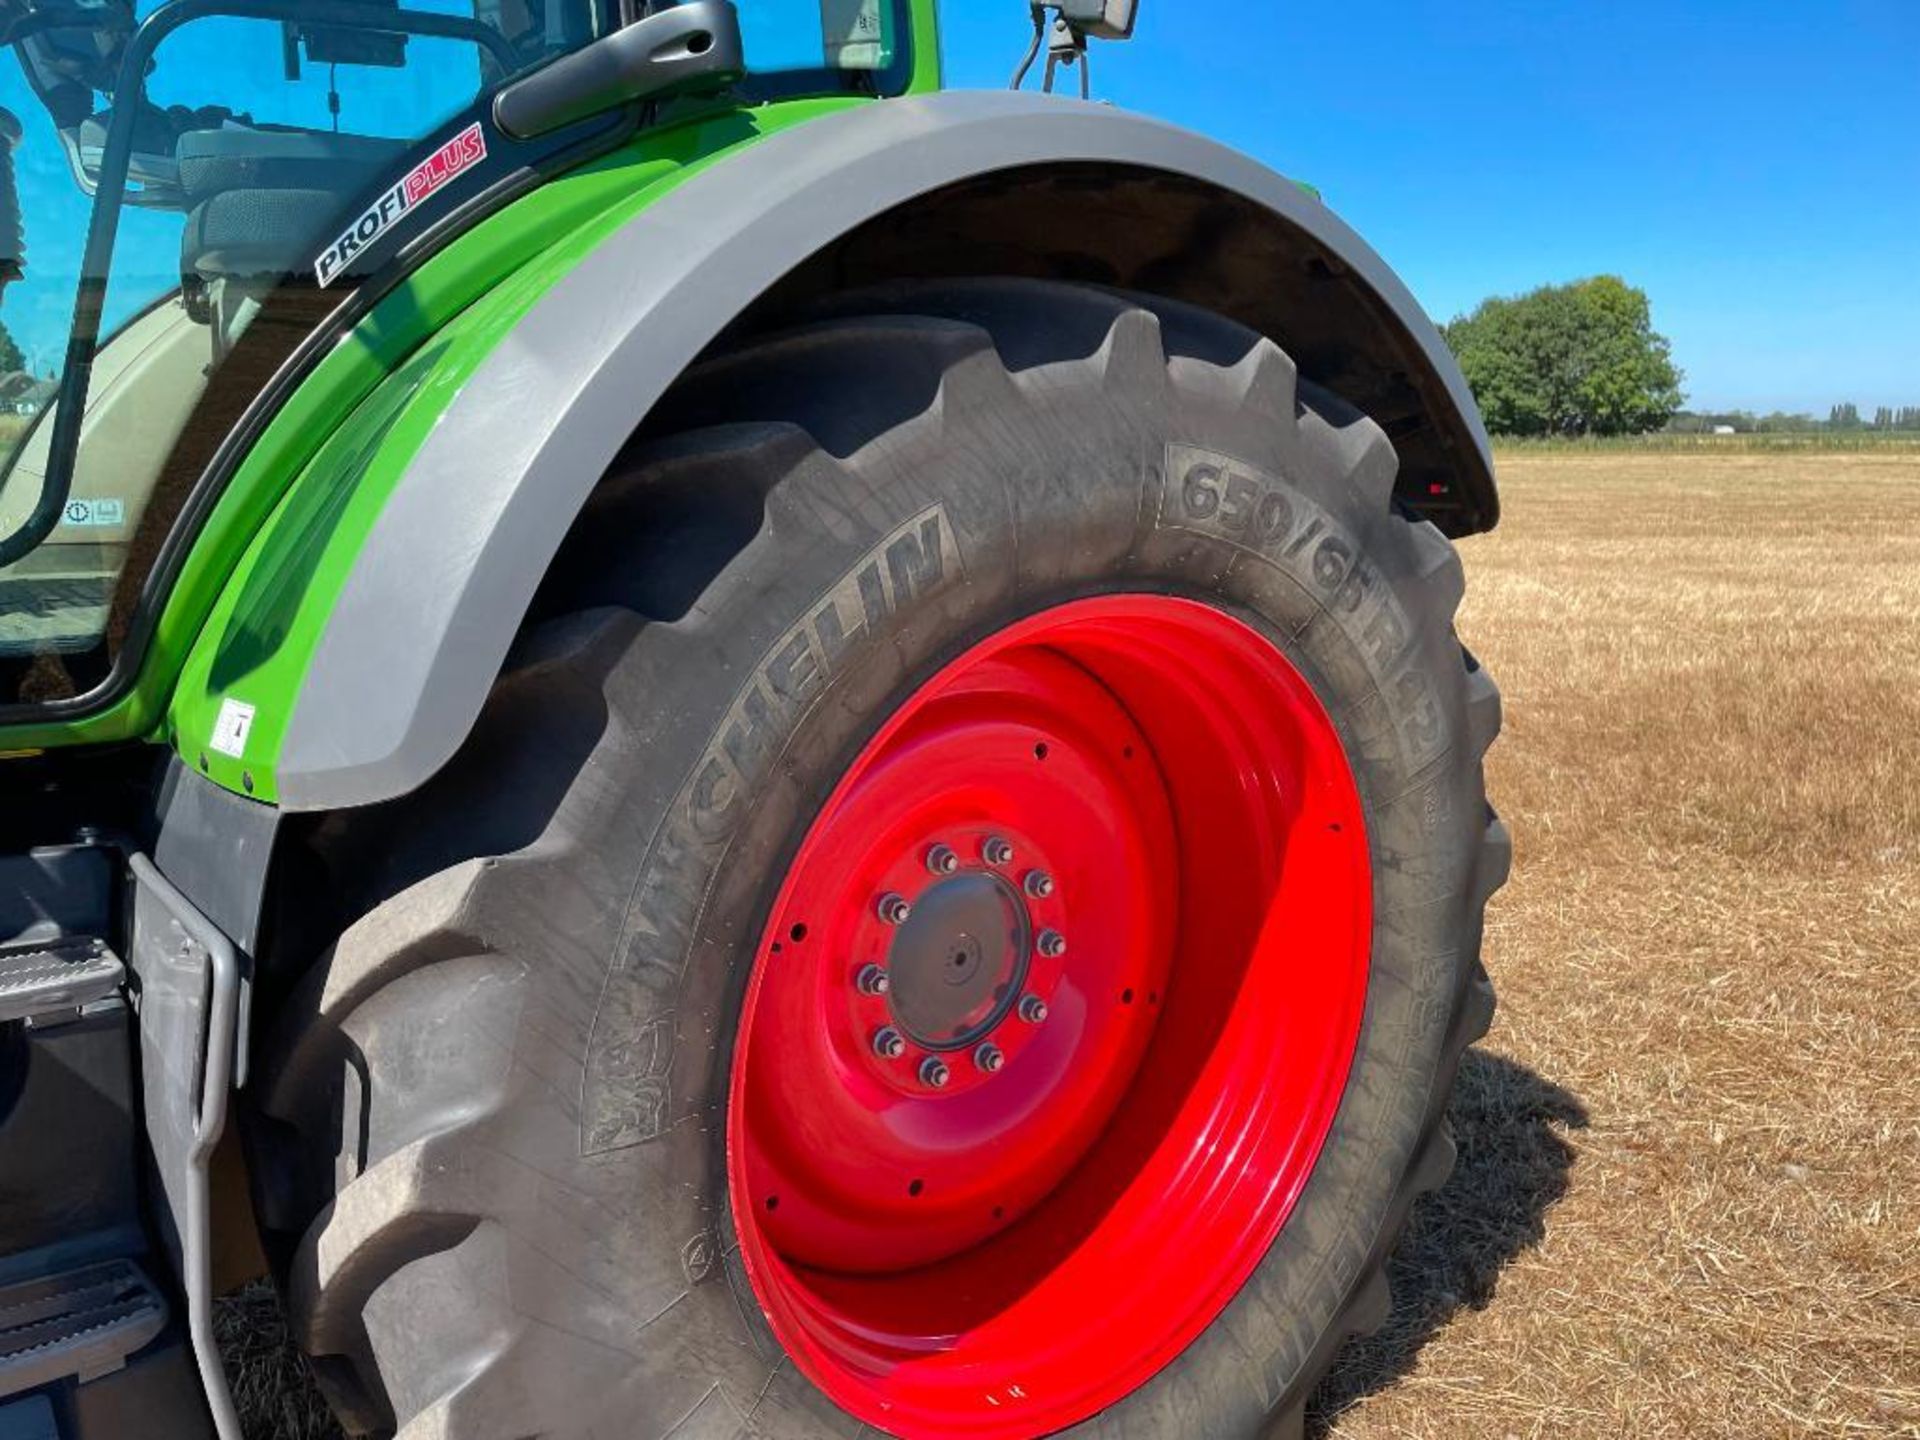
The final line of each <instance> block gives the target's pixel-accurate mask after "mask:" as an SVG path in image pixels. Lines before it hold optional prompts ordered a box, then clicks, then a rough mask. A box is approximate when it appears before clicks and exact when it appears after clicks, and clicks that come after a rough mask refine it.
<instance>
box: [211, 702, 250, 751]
mask: <svg viewBox="0 0 1920 1440" xmlns="http://www.w3.org/2000/svg"><path fill="white" fill-rule="evenodd" d="M252 733H253V706H251V705H246V704H243V703H242V702H240V701H238V700H223V701H221V702H220V716H219V718H218V719H216V720H215V721H214V722H213V738H212V739H211V740H209V741H207V748H208V749H210V750H214V751H217V752H219V753H220V754H222V755H231V756H232V757H233V758H234V759H236V760H238V759H240V758H242V757H243V756H244V755H245V754H246V751H247V737H248V736H249V735H251V734H252Z"/></svg>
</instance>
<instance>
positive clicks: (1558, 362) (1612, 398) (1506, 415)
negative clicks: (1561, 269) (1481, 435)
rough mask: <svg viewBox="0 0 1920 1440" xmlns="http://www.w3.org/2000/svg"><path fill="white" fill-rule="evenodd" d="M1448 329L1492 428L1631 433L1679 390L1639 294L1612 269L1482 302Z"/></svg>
mask: <svg viewBox="0 0 1920 1440" xmlns="http://www.w3.org/2000/svg"><path fill="white" fill-rule="evenodd" d="M1446 336H1447V343H1448V344H1449V345H1451V346H1452V347H1453V352H1454V354H1455V355H1457V356H1458V357H1459V359H1460V368H1461V369H1462V371H1464V372H1465V374H1466V377H1467V383H1468V384H1469V385H1471V386H1472V387H1473V393H1474V398H1475V399H1476V400H1478V401H1479V403H1480V409H1481V413H1482V414H1483V415H1484V416H1485V418H1486V422H1487V428H1488V429H1489V430H1491V431H1493V432H1494V433H1495V434H1498V435H1637V434H1640V433H1642V432H1644V431H1648V430H1657V429H1659V428H1660V427H1661V426H1663V425H1665V424H1666V423H1667V422H1668V421H1669V420H1671V419H1672V418H1673V417H1674V415H1675V414H1676V413H1678V411H1679V409H1680V405H1681V402H1682V401H1683V400H1684V398H1685V397H1684V396H1683V395H1682V393H1681V389H1680V385H1681V380H1682V379H1683V376H1682V375H1681V372H1680V371H1679V369H1678V368H1676V367H1675V365H1674V363H1673V355H1672V346H1671V345H1670V344H1669V342H1668V341H1667V338H1666V337H1665V336H1664V335H1661V334H1659V333H1658V332H1657V331H1655V330H1654V328H1653V313H1652V308H1651V306H1650V305H1649V304H1648V301H1647V296H1646V292H1645V291H1643V290H1638V289H1635V288H1634V287H1633V286H1631V285H1629V284H1627V283H1626V282H1625V281H1624V280H1622V279H1620V278H1619V277H1618V276H1615V275H1596V276H1594V277H1593V278H1592V279H1589V280H1576V281H1575V282H1574V283H1573V284H1571V285H1548V286H1543V287H1542V288H1541V289H1538V290H1535V291H1533V292H1532V293H1531V294H1527V295H1520V296H1516V297H1513V298H1496V299H1492V300H1487V301H1484V302H1482V304H1481V305H1480V307H1479V308H1478V309H1477V310H1475V311H1474V312H1473V313H1472V314H1471V315H1463V316H1460V317H1459V318H1457V319H1456V320H1454V322H1453V323H1452V324H1451V325H1449V326H1447V327H1446Z"/></svg>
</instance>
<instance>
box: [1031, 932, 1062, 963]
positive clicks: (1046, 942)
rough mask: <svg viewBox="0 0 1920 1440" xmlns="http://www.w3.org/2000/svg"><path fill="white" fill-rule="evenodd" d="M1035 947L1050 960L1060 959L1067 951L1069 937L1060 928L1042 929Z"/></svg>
mask: <svg viewBox="0 0 1920 1440" xmlns="http://www.w3.org/2000/svg"><path fill="white" fill-rule="evenodd" d="M1033 948H1034V949H1036V950H1038V951H1039V952H1040V953H1041V954H1042V955H1044V956H1046V957H1047V959H1049V960H1058V959H1059V958H1060V957H1061V956H1062V955H1064V954H1066V953H1067V937H1066V936H1064V935H1062V934H1061V933H1060V932H1059V931H1058V930H1042V931H1041V932H1040V938H1039V939H1038V940H1036V941H1035V942H1034V947H1033Z"/></svg>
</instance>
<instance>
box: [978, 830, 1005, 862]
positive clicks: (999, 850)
mask: <svg viewBox="0 0 1920 1440" xmlns="http://www.w3.org/2000/svg"><path fill="white" fill-rule="evenodd" d="M980 853H981V854H982V855H983V856H985V857H986V861H987V863H988V864H989V865H1011V864H1012V863H1013V845H1012V843H1011V842H1009V841H1006V840H1002V839H1001V838H1000V837H999V836H998V835H995V836H994V837H993V838H992V839H990V840H988V841H987V843H986V844H984V845H982V846H981V847H980Z"/></svg>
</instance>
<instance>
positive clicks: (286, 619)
mask: <svg viewBox="0 0 1920 1440" xmlns="http://www.w3.org/2000/svg"><path fill="white" fill-rule="evenodd" d="M870 103H872V102H870V101H859V100H854V101H848V100H834V101H796V102H790V103H788V104H784V105H773V106H768V107H766V108H764V109H759V110H751V111H744V112H743V111H730V112H726V113H723V114H720V115H718V116H714V117H712V118H708V119H704V120H696V121H691V122H686V123H683V124H681V125H678V126H675V127H673V128H671V129H668V130H662V131H655V132H651V133H648V134H647V135H645V136H643V137H641V138H640V139H639V140H638V141H636V142H635V143H634V144H633V145H631V146H630V147H628V148H627V149H625V150H623V151H621V152H620V153H619V154H618V155H616V156H614V157H612V158H611V159H609V160H606V161H602V162H600V163H599V164H596V165H594V166H591V167H589V168H587V169H586V170H583V171H580V172H578V173H576V174H574V175H570V176H567V177H564V178H562V179H560V180H556V181H553V182H551V183H550V184H548V185H546V186H544V187H542V188H541V189H540V190H537V191H535V192H534V193H533V194H532V195H530V196H528V197H527V198H526V199H524V200H522V201H520V202H519V203H518V204H516V205H514V206H512V207H511V208H509V209H508V210H506V211H505V212H503V213H502V214H500V215H498V216H496V217H494V219H492V220H490V221H488V222H485V223H483V224H482V225H480V226H478V227H476V229H475V230H473V231H472V232H471V233H470V234H468V235H466V236H463V237H462V238H461V239H460V240H459V241H458V242H456V243H455V244H454V245H453V246H451V247H449V248H448V250H447V251H445V252H444V253H443V254H442V255H440V256H438V257H436V259H435V260H433V261H432V262H430V263H429V264H428V265H426V266H423V267H422V268H421V270H420V272H419V273H418V274H417V275H416V276H414V277H413V278H412V279H410V280H409V281H408V283H407V284H405V285H404V286H402V287H401V288H400V289H399V290H397V291H396V292H395V293H394V294H393V295H391V296H389V297H388V298H387V299H386V300H384V301H383V302H382V303H381V304H380V306H379V307H378V308H377V309H376V310H375V311H374V313H373V314H372V315H371V316H369V317H368V321H367V325H366V326H363V327H361V330H362V331H365V330H366V329H367V328H368V327H369V326H370V327H373V328H374V329H375V330H376V331H378V330H380V329H381V328H382V327H384V328H385V331H386V332H387V333H390V334H391V335H392V336H393V337H394V340H395V342H396V343H393V344H390V345H385V346H378V347H376V345H375V343H374V342H373V340H372V337H371V336H363V335H362V333H361V332H359V331H357V332H356V333H355V335H354V336H353V337H352V338H351V339H349V341H348V342H347V343H346V344H345V345H343V346H342V347H341V352H351V353H346V354H344V355H342V354H341V352H336V356H334V357H329V359H328V361H327V362H325V364H324V365H323V366H322V367H321V371H317V372H316V373H315V376H314V378H313V380H312V381H310V382H309V383H308V384H307V385H306V386H304V387H302V391H301V394H302V396H305V395H306V394H308V393H309V392H312V391H315V390H316V389H317V388H318V387H321V386H322V385H323V384H324V387H325V389H326V391H327V392H328V398H329V399H330V400H331V401H332V402H333V403H332V404H331V405H330V406H329V408H328V413H327V415H326V417H325V423H324V425H308V424H306V423H305V422H304V421H303V419H302V417H301V416H299V415H297V414H295V413H294V409H293V407H289V410H288V412H287V413H286V414H285V415H283V417H282V419H281V421H279V422H276V424H275V425H274V426H273V427H272V429H271V430H270V432H269V434H268V435H267V436H266V437H265V439H264V441H263V443H262V446H261V447H260V450H258V451H256V452H255V454H254V455H253V456H250V457H249V459H248V461H247V463H246V464H245V465H244V466H243V467H242V468H241V471H240V473H239V475H237V476H236V477H235V483H234V487H233V492H231V493H233V494H237V493H239V492H243V491H246V492H252V491H255V490H260V489H267V488H271V489H273V490H274V491H275V492H276V504H275V508H274V510H273V512H272V514H271V515H270V516H268V518H267V520H266V522H265V523H264V524H256V527H255V530H254V533H253V539H252V541H251V543H250V544H249V545H248V546H247V549H246V553H245V555H244V557H243V558H242V559H241V561H240V563H239V565H238V567H237V568H235V570H234V571H233V574H232V578H231V579H230V580H229V581H228V583H227V584H226V586H225V589H224V590H223V592H222V593H221V595H220V598H219V601H218V603H217V604H216V605H215V606H214V609H213V612H212V614H211V615H210V616H209V617H208V619H207V622H206V625H205V627H204V629H203V631H202V634H201V636H200V640H199V643H198V644H197V645H195V646H194V648H193V651H192V654H191V655H190V656H189V657H188V659H187V662H186V665H185V668H184V669H183V670H182V672H181V674H180V677H179V683H178V685H177V687H176V689H175V691H174V696H173V704H172V707H171V712H170V724H169V727H168V729H169V732H170V734H171V735H172V737H173V739H174V743H175V745H176V746H177V747H178V748H179V750H180V752H181V754H182V755H183V756H184V757H185V758H186V759H187V760H188V761H189V762H190V763H193V764H196V765H198V766H200V768H201V769H202V771H203V772H204V773H206V774H207V775H209V776H210V777H211V778H212V779H213V780H214V781H215V782H216V783H218V784H221V785H223V786H226V787H228V788H230V789H233V790H237V791H241V792H242V793H250V794H252V795H253V796H254V797H255V798H257V799H261V800H267V801H271V800H273V799H274V798H275V785H274V774H273V766H272V763H271V762H272V757H273V756H274V755H275V754H276V753H277V752H278V749H279V745H280V741H281V738H282V736H283V734H284V732H285V728H286V724H287V721H288V719H289V718H290V716H291V713H292V709H293V703H294V700H295V698H296V697H297V696H298V694H299V689H300V684H301V681H302V680H303V678H304V677H305V675H306V670H307V664H308V661H309V660H310V659H311V658H312V654H313V647H314V646H315V645H316V644H317V643H318V641H319V639H320V634H321V631H322V630H323V629H324V628H325V625H326V621H327V617H328V616H329V615H330V614H331V612H332V609H333V605H334V602H335V600H336V599H337V598H338V596H339V593H340V588H341V586H342V585H344V584H345V582H346V578H347V575H348V574H349V573H350V572H351V570H352V568H353V563H354V560H355V558H356V557H357V555H358V554H359V551H360V547H361V545H362V544H363V543H364V542H365V539H366V536H367V534H368V532H369V531H370V530H371V529H372V526H373V522H374V521H375V520H376V519H377V518H378V517H379V513H380V510H381V507H382V506H383V505H384V504H385V503H386V500H387V497H388V496H389V495H391V494H392V492H393V488H394V486H395V485H396V484H397V483H398V482H399V480H400V477H401V476H402V475H403V474H405V472H406V467H407V464H408V462H409V461H411V460H412V458H413V456H414V454H415V453H416V452H417V451H418V449H419V447H420V445H421V444H422V442H424V441H425V439H426V437H427V435H428V434H429V433H430V432H431V430H432V428H433V426H434V424H435V423H436V422H437V421H438V419H439V417H440V414H441V412H442V411H443V410H445V408H446V407H447V406H448V405H449V404H450V403H452V401H453V399H454V397H455V396H456V395H457V394H459V392H460V389H461V387H462V386H463V385H464V384H465V383H466V381H467V380H468V378H469V377H470V376H471V375H472V374H473V372H474V370H475V369H477V368H478V367H479V365H480V364H481V362H482V361H484V360H485V359H486V358H487V356H488V355H489V354H490V353H491V352H492V351H493V349H494V347H495V346H496V345H497V344H498V343H499V342H500V341H501V340H502V339H503V338H504V337H505V336H506V335H507V334H508V333H509V332H510V331H511V330H512V329H513V327H514V326H515V324H517V323H518V321H519V320H520V319H521V317H522V316H524V315H525V314H526V312H527V311H528V310H529V309H530V308H531V307H532V306H533V305H534V304H535V303H536V302H537V301H538V300H539V299H540V297H541V296H542V295H544V294H545V293H546V292H547V290H548V289H549V288H551V287H552V285H553V284H554V282H555V281H557V280H558V279H559V278H560V277H561V276H562V275H564V274H565V273H566V272H567V271H568V270H570V269H571V268H572V267H573V266H574V265H575V264H577V263H578V262H579V261H580V260H581V259H582V258H584V257H585V256H586V255H587V254H588V253H590V252H591V251H592V250H593V248H594V247H595V246H596V245H597V244H599V243H600V242H601V241H602V240H603V239H605V238H606V236H607V235H609V234H610V233H612V232H613V231H614V230H615V229H617V228H618V227H619V226H621V225H622V224H624V223H625V222H626V221H627V220H629V219H630V218H632V217H633V216H634V215H635V214H637V213H639V212H640V211H641V210H643V209H645V208H646V207H647V206H648V205H650V204H652V203H653V202H654V201H655V200H657V199H659V197H660V196H661V195H663V194H665V193H666V192H667V191H669V190H671V189H672V188H673V187H674V186H676V185H678V184H679V183H680V182H681V181H682V180H685V179H686V178H687V177H688V176H690V175H693V174H697V173H698V172H699V171H700V170H702V169H704V168H705V167H706V166H708V165H712V164H716V163H718V162H720V161H721V160H723V159H724V158H725V156H726V155H728V154H729V153H731V152H732V151H733V150H735V149H736V148H738V147H740V146H744V145H750V144H752V143H753V142H754V141H756V140H758V139H759V138H761V137H762V136H764V135H767V134H769V133H771V132H773V131H775V130H780V129H785V128H788V127H789V126H792V125H797V124H804V123H805V122H806V121H808V120H811V119H814V118H816V117H818V116H820V115H823V114H827V113H830V112H832V111H834V110H839V109H844V108H846V107H847V106H849V105H859V104H870ZM503 262H504V263H503ZM336 358H341V359H342V360H343V361H344V363H345V364H347V365H350V366H351V367H352V368H351V369H350V370H346V369H343V370H342V372H341V373H340V374H339V375H338V376H337V377H336V376H331V375H325V374H323V373H322V372H324V371H325V370H327V369H328V368H329V367H332V366H333V365H334V364H335V360H336ZM283 424H284V425H285V426H287V427H291V428H292V429H293V430H294V431H295V432H296V434H297V433H304V434H305V435H306V436H308V437H312V436H321V437H325V440H324V443H323V444H321V445H320V446H319V448H318V449H312V448H310V447H309V448H308V449H307V450H306V453H303V454H300V455H298V456H294V455H285V454H283V453H282V452H278V451H274V450H273V448H272V447H273V444H274V441H275V439H276V438H277V437H276V434H275V433H274V432H277V431H280V430H281V429H282V427H283ZM296 434H289V435H288V436H287V437H286V443H287V445H288V446H289V447H291V445H293V444H294V443H297V438H296ZM289 474H294V475H295V476H296V478H295V480H294V483H293V484H292V485H291V486H287V485H285V484H284V483H279V484H276V477H285V476H287V475H289ZM282 492H283V493H282ZM230 696H231V697H233V698H235V699H238V700H242V701H244V702H245V703H247V704H249V705H252V706H254V707H255V710H256V716H257V718H256V720H255V722H254V727H253V732H252V735H251V737H250V738H249V741H248V745H247V753H246V755H245V756H244V757H243V758H242V759H232V758H229V757H226V756H222V755H219V754H217V753H214V752H212V751H211V750H209V749H207V747H206V741H207V739H208V737H209V736H211V735H212V734H213V729H214V723H215V720H216V718H217V716H218V714H219V711H220V706H221V703H222V701H223V700H225V699H227V698H228V697H230ZM249 780H251V782H252V788H251V789H250V790H249V789H248V788H247V782H248V781H249Z"/></svg>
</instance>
